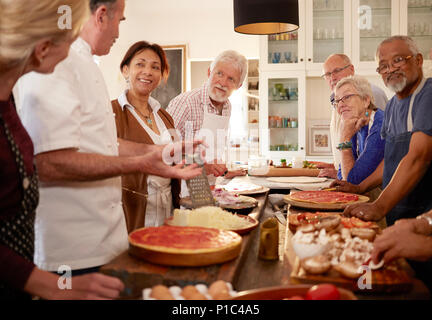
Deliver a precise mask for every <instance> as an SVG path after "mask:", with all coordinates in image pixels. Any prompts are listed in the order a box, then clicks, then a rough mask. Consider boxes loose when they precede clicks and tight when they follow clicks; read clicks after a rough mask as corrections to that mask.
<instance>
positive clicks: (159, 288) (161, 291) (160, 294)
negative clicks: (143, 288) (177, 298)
mask: <svg viewBox="0 0 432 320" xmlns="http://www.w3.org/2000/svg"><path fill="white" fill-rule="evenodd" d="M150 297H152V298H154V299H158V300H174V297H173V296H172V294H171V292H170V291H169V289H168V288H167V287H166V286H164V285H161V284H158V285H156V286H154V287H153V288H152V291H151V293H150Z"/></svg>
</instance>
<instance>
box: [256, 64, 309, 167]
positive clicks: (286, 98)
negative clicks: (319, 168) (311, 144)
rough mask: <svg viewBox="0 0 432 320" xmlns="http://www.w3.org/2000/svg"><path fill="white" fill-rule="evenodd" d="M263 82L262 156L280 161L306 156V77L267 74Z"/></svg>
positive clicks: (288, 74)
mask: <svg viewBox="0 0 432 320" xmlns="http://www.w3.org/2000/svg"><path fill="white" fill-rule="evenodd" d="M300 73H301V72H300ZM294 74H295V75H294ZM260 79H261V81H260V83H262V86H261V88H260V89H261V90H260V101H262V102H263V103H262V105H263V108H261V109H260V119H262V120H261V121H260V132H261V134H262V135H261V137H260V142H261V150H262V154H263V155H266V156H267V157H269V158H270V159H272V160H276V161H278V160H280V159H281V158H286V157H287V156H296V155H302V156H304V155H305V149H306V148H305V134H304V133H305V127H304V126H305V122H306V121H305V75H304V76H299V72H298V71H297V72H288V71H287V72H271V73H267V72H263V73H260ZM265 120H267V121H265Z"/></svg>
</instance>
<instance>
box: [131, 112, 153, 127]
mask: <svg viewBox="0 0 432 320" xmlns="http://www.w3.org/2000/svg"><path fill="white" fill-rule="evenodd" d="M135 110H136V111H138V113H139V114H140V115H141V116H142V117H143V118H144V119H145V120H146V121H147V124H148V125H149V126H151V125H153V121H152V119H151V114H150V115H148V116H146V115H144V114H143V113H142V112H141V111H140V110H139V109H138V108H135Z"/></svg>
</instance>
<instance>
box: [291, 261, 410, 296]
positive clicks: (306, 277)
mask: <svg viewBox="0 0 432 320" xmlns="http://www.w3.org/2000/svg"><path fill="white" fill-rule="evenodd" d="M403 264H406V262H405V261H404V260H398V261H397V262H394V263H393V264H392V265H391V266H389V267H386V268H382V269H379V270H374V271H371V278H372V286H371V288H370V289H368V288H365V289H360V288H359V286H358V283H357V282H358V281H357V280H352V279H348V278H344V277H343V276H341V275H340V274H339V273H338V272H337V271H336V270H334V269H333V268H332V269H330V271H329V272H327V273H325V274H320V275H312V274H308V273H306V271H305V270H304V269H303V268H302V267H301V266H300V259H299V258H298V257H296V260H295V263H294V266H293V270H292V272H291V281H292V282H293V283H310V284H313V283H315V284H316V283H332V284H334V285H336V286H338V287H342V288H345V289H348V290H351V291H353V292H361V293H362V294H368V293H378V292H379V293H404V292H408V291H410V290H411V289H412V285H413V279H412V278H411V277H410V275H409V274H408V273H407V272H406V271H405V270H404V269H405V268H404V267H403ZM363 274H365V273H363ZM363 283H364V281H363Z"/></svg>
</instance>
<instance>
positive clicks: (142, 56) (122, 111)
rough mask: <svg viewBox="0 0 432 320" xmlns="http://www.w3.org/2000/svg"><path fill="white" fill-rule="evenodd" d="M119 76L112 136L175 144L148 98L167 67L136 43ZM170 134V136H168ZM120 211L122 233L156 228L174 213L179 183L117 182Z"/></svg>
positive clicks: (145, 178)
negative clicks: (123, 220) (122, 87)
mask: <svg viewBox="0 0 432 320" xmlns="http://www.w3.org/2000/svg"><path fill="white" fill-rule="evenodd" d="M120 70H121V72H122V74H123V76H124V78H125V80H126V82H127V83H128V88H127V89H126V90H125V92H124V93H123V94H121V95H120V97H119V98H118V99H117V100H113V101H112V107H113V110H114V113H115V115H116V117H115V118H116V126H117V136H118V137H119V138H121V139H125V140H130V141H134V142H140V143H147V144H158V145H159V144H161V145H162V144H167V143H170V142H171V141H177V140H179V138H178V137H177V135H176V134H175V130H174V121H173V119H172V118H171V116H170V115H169V114H168V113H167V112H166V111H165V109H163V108H162V107H161V105H160V103H159V102H158V101H157V100H155V99H154V98H152V97H150V94H151V93H152V91H153V90H154V89H156V88H157V87H158V86H159V84H160V83H161V81H162V79H164V80H165V82H166V80H167V79H168V75H169V65H168V61H167V59H166V56H165V53H164V51H163V49H162V48H161V47H160V46H159V45H157V44H150V43H148V42H146V41H139V42H137V43H135V44H134V45H132V46H131V47H130V48H129V50H128V51H127V52H126V55H125V56H124V58H123V61H122V62H121V64H120ZM170 129H171V130H170ZM122 185H123V209H124V212H125V216H126V224H127V228H128V232H129V233H130V232H131V231H133V230H135V229H137V228H141V227H144V226H146V227H147V226H159V225H162V224H163V223H164V221H165V219H166V218H168V217H169V216H170V215H171V211H172V208H173V206H174V207H178V201H179V190H180V182H179V181H178V180H171V179H167V178H161V177H157V176H152V175H144V174H130V175H124V176H123V177H122Z"/></svg>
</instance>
